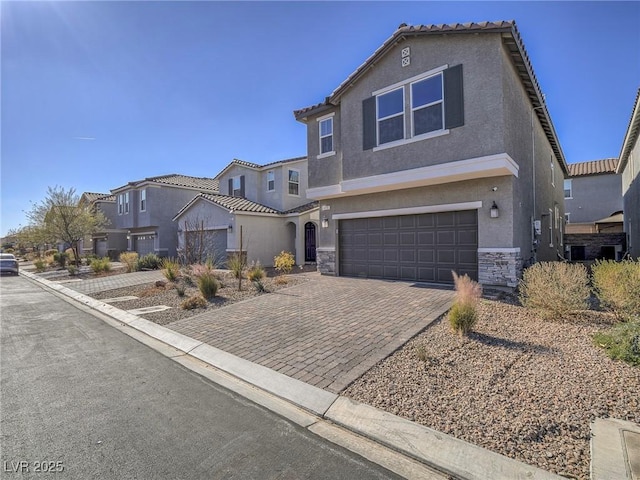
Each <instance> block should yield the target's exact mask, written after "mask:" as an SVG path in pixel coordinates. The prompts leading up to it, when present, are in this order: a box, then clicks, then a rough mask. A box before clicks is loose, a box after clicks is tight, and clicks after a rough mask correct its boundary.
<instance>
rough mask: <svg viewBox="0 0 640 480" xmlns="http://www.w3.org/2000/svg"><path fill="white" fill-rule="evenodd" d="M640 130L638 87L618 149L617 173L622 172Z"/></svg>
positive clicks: (639, 95) (639, 93)
mask: <svg viewBox="0 0 640 480" xmlns="http://www.w3.org/2000/svg"><path fill="white" fill-rule="evenodd" d="M639 132H640V88H639V89H638V93H637V94H636V101H635V103H634V104H633V110H632V112H631V120H629V126H628V127H627V132H626V133H625V135H624V140H623V142H622V149H621V150H620V155H619V160H620V163H619V164H618V173H622V172H623V171H624V169H625V167H626V166H627V162H628V161H629V155H630V154H631V150H633V147H634V146H635V144H636V142H637V141H638V133H639Z"/></svg>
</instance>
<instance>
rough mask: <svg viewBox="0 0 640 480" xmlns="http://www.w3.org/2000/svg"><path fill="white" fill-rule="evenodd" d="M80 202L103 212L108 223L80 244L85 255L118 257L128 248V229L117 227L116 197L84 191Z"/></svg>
mask: <svg viewBox="0 0 640 480" xmlns="http://www.w3.org/2000/svg"><path fill="white" fill-rule="evenodd" d="M80 203H81V204H86V205H90V207H91V208H92V209H93V211H94V212H95V211H99V212H102V214H103V215H104V216H105V217H106V219H107V220H108V224H107V225H106V226H105V227H104V228H103V229H101V230H100V231H98V232H95V233H94V234H92V235H90V236H88V237H87V238H85V239H83V240H82V242H81V244H80V245H79V248H80V252H81V253H82V254H83V255H97V256H99V257H110V258H111V259H117V258H118V256H119V255H120V253H121V252H123V251H126V250H127V231H126V230H123V229H118V228H116V224H117V222H116V217H117V213H118V212H117V208H116V197H115V195H111V194H109V193H92V192H84V193H83V194H82V196H81V197H80Z"/></svg>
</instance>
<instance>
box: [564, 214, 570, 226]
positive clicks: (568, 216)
mask: <svg viewBox="0 0 640 480" xmlns="http://www.w3.org/2000/svg"><path fill="white" fill-rule="evenodd" d="M564 221H565V223H567V224H569V223H571V212H565V213H564Z"/></svg>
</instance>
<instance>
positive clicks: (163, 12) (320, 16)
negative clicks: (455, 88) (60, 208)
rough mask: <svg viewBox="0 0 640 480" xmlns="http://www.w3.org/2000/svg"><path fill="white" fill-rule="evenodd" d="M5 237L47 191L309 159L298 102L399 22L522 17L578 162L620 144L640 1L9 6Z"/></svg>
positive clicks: (632, 86)
mask: <svg viewBox="0 0 640 480" xmlns="http://www.w3.org/2000/svg"><path fill="white" fill-rule="evenodd" d="M0 8H1V11H0V13H1V29H2V45H1V47H2V56H1V62H2V75H1V81H2V98H1V100H2V112H1V113H2V117H1V129H2V144H1V154H2V170H1V173H2V191H1V201H2V212H1V225H0V229H1V231H0V234H1V235H4V234H6V232H7V230H8V229H9V228H15V227H18V226H19V225H26V223H27V222H26V220H25V217H24V214H23V211H24V210H29V209H30V201H34V202H37V201H39V200H41V199H43V198H44V196H45V194H46V190H47V186H55V185H59V186H62V187H65V188H69V187H74V188H75V189H76V190H77V192H78V193H82V192H85V191H90V192H105V193H108V192H109V190H111V189H113V188H116V187H119V186H121V185H123V184H125V183H127V182H129V181H134V180H140V179H142V178H145V177H150V176H156V175H162V174H167V173H182V174H185V175H194V176H211V177H213V176H215V175H216V174H217V173H218V172H219V171H220V170H221V169H222V168H223V167H224V166H225V165H226V164H227V163H228V162H230V161H231V160H232V159H233V158H240V159H243V160H247V161H251V162H256V163H267V162H272V161H276V160H279V159H284V158H290V157H295V156H301V155H305V154H306V143H305V142H306V138H305V135H306V133H305V127H304V125H302V124H300V123H298V122H296V121H295V120H294V117H293V113H292V111H293V110H294V109H297V108H301V107H306V106H309V105H312V104H315V103H317V102H319V101H321V100H323V99H324V97H326V96H327V95H329V94H330V93H331V91H332V90H333V89H334V88H335V87H336V86H338V85H339V84H340V83H341V82H342V80H344V79H345V78H346V77H347V76H348V75H349V74H350V73H351V72H353V71H354V70H355V69H356V68H357V67H358V66H359V65H360V64H361V63H362V62H363V61H364V60H365V59H366V58H367V57H368V56H369V55H370V54H371V53H372V52H373V51H374V50H375V49H376V48H377V47H378V46H380V45H381V44H382V43H383V42H384V40H385V39H387V38H388V37H389V36H390V35H391V34H392V33H393V31H394V30H395V29H396V28H397V27H398V25H399V24H400V23H403V22H405V23H408V24H432V23H436V24H437V23H453V22H461V23H462V22H469V21H475V22H480V21H485V20H489V21H495V20H515V21H516V22H517V24H518V28H519V30H520V33H521V35H522V38H523V40H524V43H525V47H526V49H527V51H528V53H529V56H530V58H531V61H532V63H533V67H534V70H535V73H536V75H537V77H538V80H539V82H540V85H541V87H542V90H543V91H544V93H545V94H546V100H547V104H548V106H549V110H550V113H551V116H552V119H553V122H554V125H555V128H556V130H557V133H558V136H559V139H560V142H561V145H562V148H563V150H564V153H565V156H566V158H567V160H568V162H569V163H573V162H579V161H585V160H593V159H599V158H605V157H617V156H618V154H619V153H620V148H621V145H622V140H623V136H624V134H625V131H626V128H627V125H628V122H629V119H630V116H631V109H632V106H633V101H634V99H635V95H636V92H637V90H638V87H640V3H639V2H620V3H618V2H584V3H583V2H495V3H494V2H471V3H462V2H406V3H405V2H375V3H369V2H334V3H329V2H326V3H325V2H323V3H315V2H257V3H253V2H233V3H226V2H180V1H174V2H55V1H47V2H34V3H31V2H7V1H3V2H2V3H1V6H0Z"/></svg>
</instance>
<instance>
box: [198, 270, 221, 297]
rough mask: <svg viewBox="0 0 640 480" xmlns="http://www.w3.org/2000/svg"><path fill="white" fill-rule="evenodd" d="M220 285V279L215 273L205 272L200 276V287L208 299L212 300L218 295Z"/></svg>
mask: <svg viewBox="0 0 640 480" xmlns="http://www.w3.org/2000/svg"><path fill="white" fill-rule="evenodd" d="M219 286H220V285H219V284H218V280H217V279H216V277H215V276H214V275H213V273H203V274H202V275H200V276H199V277H198V289H199V290H200V293H202V296H203V297H204V298H206V299H207V300H211V299H212V298H213V297H215V296H216V293H218V287H219Z"/></svg>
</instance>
